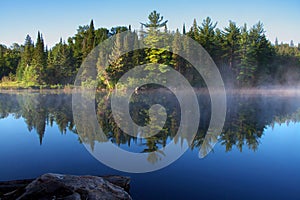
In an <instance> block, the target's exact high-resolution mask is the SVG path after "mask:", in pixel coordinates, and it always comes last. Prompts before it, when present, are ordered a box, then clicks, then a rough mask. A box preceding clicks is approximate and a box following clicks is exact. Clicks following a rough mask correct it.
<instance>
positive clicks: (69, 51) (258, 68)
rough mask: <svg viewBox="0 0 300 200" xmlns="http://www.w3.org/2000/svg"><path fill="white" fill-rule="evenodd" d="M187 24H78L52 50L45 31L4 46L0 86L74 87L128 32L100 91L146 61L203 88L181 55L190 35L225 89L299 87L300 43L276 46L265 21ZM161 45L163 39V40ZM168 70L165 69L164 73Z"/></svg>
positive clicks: (152, 20) (157, 20) (156, 19)
mask: <svg viewBox="0 0 300 200" xmlns="http://www.w3.org/2000/svg"><path fill="white" fill-rule="evenodd" d="M186 29H187V28H186V26H185V24H183V27H182V28H180V29H177V30H169V29H168V21H167V20H164V18H163V16H161V15H160V13H157V12H156V11H153V12H151V13H150V14H149V16H148V21H147V22H146V23H141V28H140V29H139V30H132V28H131V26H130V25H129V26H116V27H113V28H111V29H107V28H103V27H102V28H95V27H94V22H93V20H91V22H90V24H89V25H84V26H79V28H78V29H77V33H76V34H75V35H74V36H72V37H69V38H68V39H67V40H66V41H65V40H63V39H62V38H60V40H59V42H58V43H57V44H55V45H54V46H53V47H51V48H48V47H47V46H45V44H44V38H43V35H42V33H40V32H38V33H37V39H36V41H35V42H34V41H33V39H32V37H31V36H29V35H27V36H26V37H25V42H24V44H16V43H14V44H12V46H10V47H6V46H5V45H1V44H0V80H1V81H0V88H63V87H72V85H73V84H74V80H75V77H76V74H77V73H78V70H79V68H80V66H81V64H82V62H83V61H84V59H85V58H86V57H87V56H88V55H89V53H90V52H91V51H92V50H93V49H94V48H95V47H96V46H97V45H98V44H100V43H101V42H103V41H105V40H106V39H108V38H110V37H112V36H114V35H117V33H121V32H124V31H128V34H127V35H128V36H126V37H124V38H117V39H116V42H115V44H114V45H115V46H114V52H113V55H108V57H109V60H110V62H109V67H107V68H106V73H104V74H100V75H99V76H98V79H97V84H98V87H100V88H106V89H111V88H113V87H114V86H115V84H116V83H117V81H118V79H119V78H120V77H121V76H122V74H124V73H125V72H126V71H128V70H129V69H131V68H133V67H134V66H137V65H141V64H145V63H160V64H167V65H170V66H172V67H173V68H174V69H175V70H177V71H179V72H180V73H181V74H183V75H184V76H185V77H187V78H188V80H189V82H191V84H192V85H193V86H194V87H203V86H204V84H203V81H202V80H201V78H199V77H195V76H194V75H193V74H194V73H193V72H194V71H193V69H191V66H190V64H189V63H188V62H187V61H185V60H184V59H182V58H179V57H178V55H176V53H170V51H169V50H172V52H179V51H180V52H185V53H188V52H189V51H190V47H189V44H188V43H184V45H183V46H178V42H177V41H178V40H180V38H181V35H187V36H189V37H190V38H192V39H194V40H195V41H196V42H198V43H199V44H201V46H202V47H203V48H204V49H205V50H206V51H207V52H208V53H209V55H210V56H211V57H212V59H213V60H214V62H215V64H216V65H217V67H218V69H219V71H220V73H221V76H222V78H223V81H224V83H225V86H227V87H232V88H250V87H272V86H289V87H291V86H294V87H297V86H300V44H298V45H295V44H294V43H293V41H292V40H291V42H290V44H284V43H282V42H281V43H279V42H278V39H277V38H276V41H274V43H272V42H271V41H269V40H268V39H267V37H266V35H265V32H266V31H265V30H264V27H263V23H262V22H258V23H256V24H255V25H253V26H250V27H248V26H247V24H246V23H245V24H243V25H241V26H239V25H237V24H236V23H235V22H233V21H229V24H228V26H226V27H225V28H223V29H222V30H221V29H219V28H217V22H214V21H213V20H212V19H211V18H210V17H207V18H205V19H204V20H203V21H202V22H201V23H200V24H198V22H197V20H196V19H194V21H193V25H192V26H191V27H190V28H189V29H187V30H186ZM157 33H163V34H168V35H171V36H172V41H171V43H172V46H170V47H169V49H162V50H157V49H151V48H150V49H149V48H148V49H142V50H135V51H132V52H129V53H126V54H125V55H122V56H120V55H118V49H120V48H126V47H128V46H130V45H133V46H138V45H139V44H140V42H141V41H143V42H144V43H147V44H150V46H151V44H154V43H156V42H157V41H158V40H160V38H155V37H154V36H155V34H157ZM160 42H161V41H160ZM161 72H163V71H161Z"/></svg>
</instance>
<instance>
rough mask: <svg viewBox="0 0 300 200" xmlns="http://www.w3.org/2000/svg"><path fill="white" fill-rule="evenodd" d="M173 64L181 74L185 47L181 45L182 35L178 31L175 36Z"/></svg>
mask: <svg viewBox="0 0 300 200" xmlns="http://www.w3.org/2000/svg"><path fill="white" fill-rule="evenodd" d="M172 53H173V54H172V62H173V65H174V68H175V70H177V71H179V72H181V68H182V67H183V60H182V58H181V56H180V55H181V54H183V46H182V43H181V35H180V33H179V30H178V29H177V30H176V33H175V35H174V39H173V43H172Z"/></svg>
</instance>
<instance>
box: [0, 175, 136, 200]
mask: <svg viewBox="0 0 300 200" xmlns="http://www.w3.org/2000/svg"><path fill="white" fill-rule="evenodd" d="M28 182H29V181H28V180H27V181H23V182H22V181H10V182H8V183H7V184H6V186H7V187H5V184H4V183H2V184H1V183H0V189H1V187H2V188H4V189H6V192H7V191H8V190H7V189H8V188H11V189H12V188H14V183H16V184H17V185H15V188H14V191H11V192H8V193H6V194H4V195H0V199H1V200H6V199H18V200H27V199H28V200H29V199H30V200H31V199H37V200H55V199H64V200H73V199H74V200H81V199H89V200H102V199H103V200H106V199H107V200H114V199H116V200H117V199H131V197H130V195H129V194H128V190H129V182H130V179H129V178H128V177H124V176H105V177H98V176H74V175H63V174H52V173H49V174H44V175H42V176H40V177H38V178H36V179H35V180H33V181H32V182H30V183H29V184H28ZM3 191H4V190H3Z"/></svg>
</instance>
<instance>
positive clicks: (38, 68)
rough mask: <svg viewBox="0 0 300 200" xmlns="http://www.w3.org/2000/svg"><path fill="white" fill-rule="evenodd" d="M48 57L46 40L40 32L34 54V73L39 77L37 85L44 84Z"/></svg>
mask: <svg viewBox="0 0 300 200" xmlns="http://www.w3.org/2000/svg"><path fill="white" fill-rule="evenodd" d="M46 63H47V61H46V55H45V49H44V40H43V36H42V34H41V33H40V32H38V36H37V41H36V45H35V48H34V52H33V61H32V66H31V67H33V70H32V72H34V73H36V74H35V75H33V76H34V77H37V80H36V81H37V83H40V84H42V83H43V82H44V80H43V79H44V78H45V77H44V76H45V74H44V73H45V67H46Z"/></svg>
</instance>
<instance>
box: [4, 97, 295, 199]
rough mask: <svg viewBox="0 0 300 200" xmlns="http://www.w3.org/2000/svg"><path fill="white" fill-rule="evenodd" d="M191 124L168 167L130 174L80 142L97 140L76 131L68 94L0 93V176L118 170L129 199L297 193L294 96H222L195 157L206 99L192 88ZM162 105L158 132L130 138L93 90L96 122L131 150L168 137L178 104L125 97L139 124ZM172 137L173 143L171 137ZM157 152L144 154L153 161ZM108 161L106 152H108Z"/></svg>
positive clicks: (207, 112)
mask: <svg viewBox="0 0 300 200" xmlns="http://www.w3.org/2000/svg"><path fill="white" fill-rule="evenodd" d="M198 98H199V102H200V110H201V120H200V122H199V130H198V132H197V135H196V138H195V139H194V141H193V143H192V145H191V147H190V148H189V150H188V151H187V152H186V153H185V154H184V155H183V156H182V157H181V158H180V159H178V160H177V161H175V162H174V163H172V164H171V165H169V166H168V167H166V168H164V169H161V170H158V171H155V172H150V173H144V174H130V173H123V172H119V171H116V170H113V169H111V168H109V167H107V166H105V165H103V164H102V163H100V162H99V161H97V160H96V159H95V158H94V157H93V156H92V155H91V154H90V153H89V152H88V151H87V150H86V149H85V147H84V145H83V144H82V143H83V142H84V143H86V144H88V145H91V147H92V146H93V145H94V144H95V143H101V138H97V135H95V134H92V133H90V132H89V131H88V130H86V133H84V136H83V137H79V136H78V134H77V130H76V126H75V124H74V122H73V115H72V95H70V94H62V93H56V94H54V93H52V94H50V93H38V92H12V93H0V148H1V149H0V181H4V180H13V179H24V178H34V177H37V176H39V175H41V174H43V173H48V172H53V173H66V174H78V175H79V174H90V175H106V174H120V175H127V176H130V177H131V178H132V182H131V190H130V192H131V195H132V197H133V198H134V199H300V189H299V188H300V132H299V131H300V123H299V122H300V96H299V95H296V94H295V95H261V94H259V95H254V94H248V95H247V94H244V95H241V94H234V95H228V96H227V103H228V104H227V117H226V121H225V126H224V129H223V132H222V134H221V136H220V137H219V138H218V143H217V145H216V146H215V147H214V150H213V152H211V153H210V154H208V155H207V156H206V157H205V158H203V159H199V157H198V154H199V149H200V147H201V145H203V144H202V142H203V138H204V136H205V134H206V131H207V128H208V123H209V120H210V109H209V108H210V100H209V98H208V96H207V95H204V94H198ZM153 103H159V104H162V105H164V106H165V108H166V111H167V114H168V118H167V122H166V124H165V130H164V131H162V132H160V133H159V134H158V135H157V136H155V137H150V138H148V139H143V140H140V139H136V138H134V137H132V136H129V135H127V134H124V133H123V132H122V131H121V130H120V129H119V128H118V127H117V125H116V123H115V122H114V120H113V118H112V115H111V111H110V99H109V97H108V96H107V94H104V93H103V94H102V93H101V94H99V95H98V96H97V104H96V105H97V108H96V110H97V117H98V121H99V124H100V125H101V127H103V130H104V132H105V134H106V135H107V137H108V138H109V140H110V141H112V142H113V143H114V144H116V145H118V146H119V147H120V148H123V149H126V150H129V151H133V152H152V151H155V150H157V149H158V148H161V147H164V146H165V145H166V144H168V142H170V141H171V140H172V139H174V135H175V133H176V131H177V129H178V125H179V122H180V108H179V107H178V102H177V101H176V99H175V98H174V96H172V95H171V94H169V93H164V94H155V95H153V94H152V95H147V94H141V95H136V96H133V100H132V102H131V104H130V108H131V110H130V114H131V116H132V118H133V120H134V121H135V122H136V123H137V124H141V125H142V124H145V123H147V117H148V114H147V110H148V109H149V105H151V104H153ZM178 142H180V141H178ZM158 157H159V155H156V154H154V155H153V156H152V157H149V162H153V163H154V162H156V161H157V159H158ZM112 159H113V158H112Z"/></svg>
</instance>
